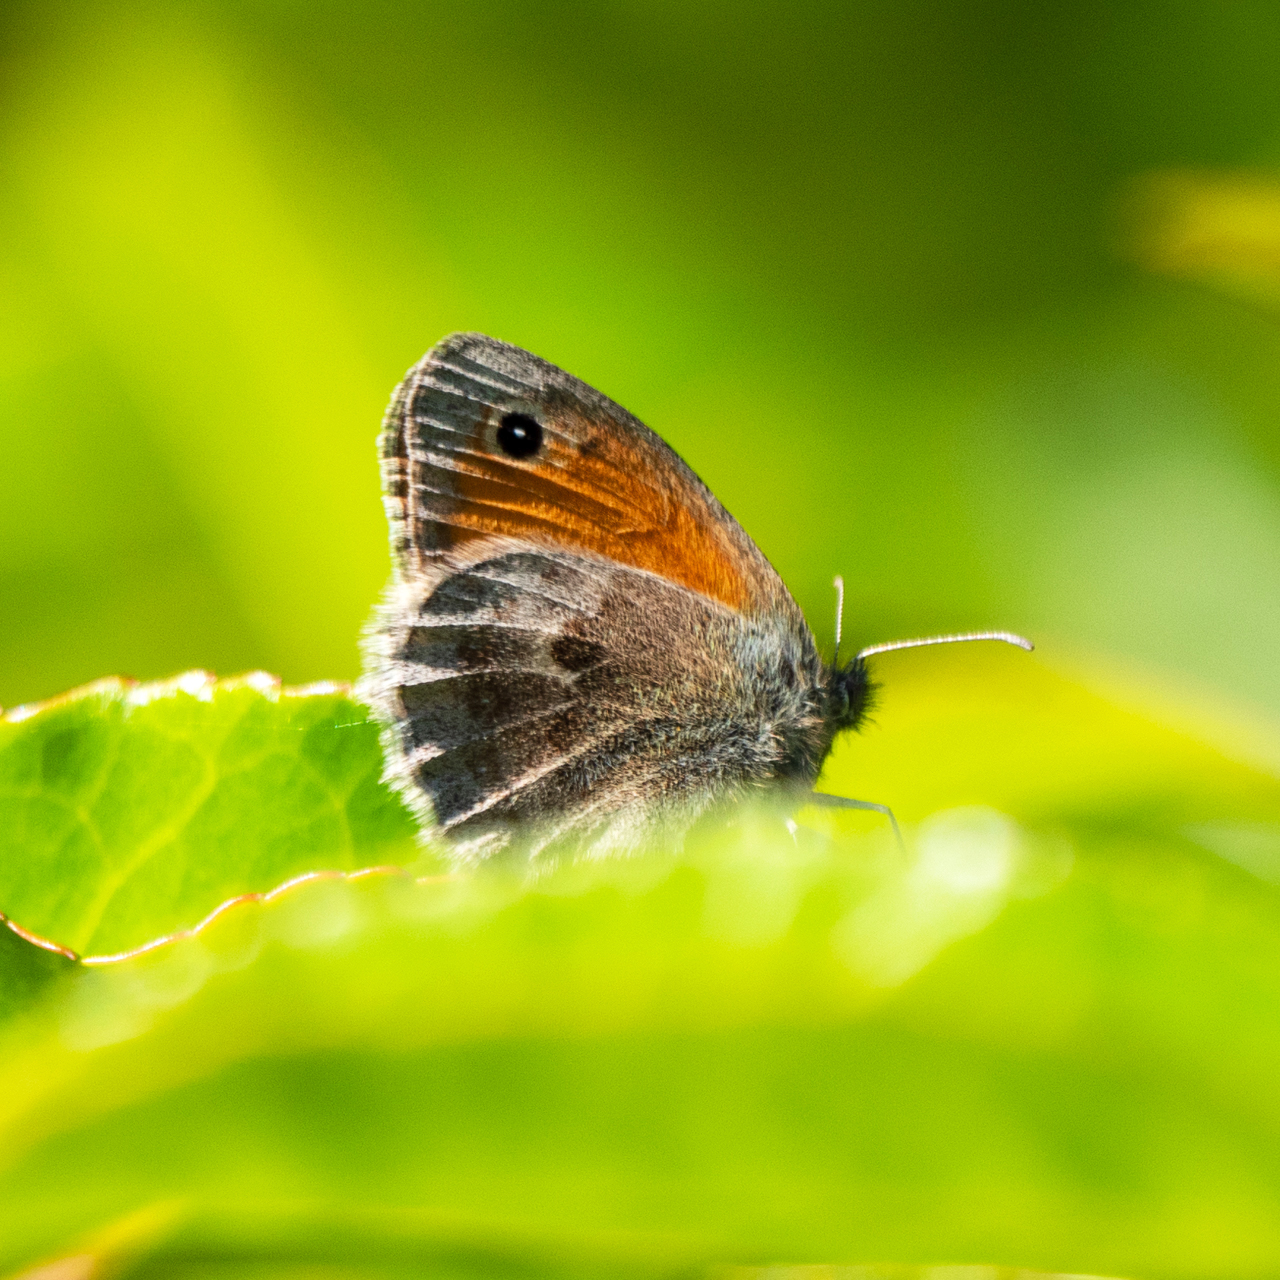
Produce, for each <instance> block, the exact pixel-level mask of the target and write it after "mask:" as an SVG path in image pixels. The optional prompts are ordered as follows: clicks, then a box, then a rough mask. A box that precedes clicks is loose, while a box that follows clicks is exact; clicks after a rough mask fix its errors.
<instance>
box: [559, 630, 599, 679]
mask: <svg viewBox="0 0 1280 1280" xmlns="http://www.w3.org/2000/svg"><path fill="white" fill-rule="evenodd" d="M551 656H552V658H554V659H555V661H556V663H557V664H558V665H560V666H562V667H563V668H564V669H565V670H566V671H586V670H587V668H588V667H594V666H595V665H596V664H597V663H598V662H599V661H600V660H601V658H603V657H604V646H603V645H599V644H596V642H595V641H594V640H582V639H580V638H579V637H578V636H556V638H555V639H554V640H553V641H552V642H551Z"/></svg>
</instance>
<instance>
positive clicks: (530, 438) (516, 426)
mask: <svg viewBox="0 0 1280 1280" xmlns="http://www.w3.org/2000/svg"><path fill="white" fill-rule="evenodd" d="M498 445H499V446H500V447H501V449H502V452H503V453H506V454H509V455H510V456H511V457H513V458H530V457H532V456H533V455H534V454H535V453H537V452H538V450H539V449H541V448H542V424H541V423H540V422H538V421H537V420H536V419H534V418H531V417H529V415H528V414H527V413H509V414H507V416H506V417H505V418H503V419H502V425H501V426H500V427H499V428H498Z"/></svg>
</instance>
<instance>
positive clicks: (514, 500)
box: [449, 413, 753, 611]
mask: <svg viewBox="0 0 1280 1280" xmlns="http://www.w3.org/2000/svg"><path fill="white" fill-rule="evenodd" d="M499 417H500V415H497V414H494V413H490V414H487V415H485V417H484V419H483V420H482V423H481V430H480V431H479V432H478V433H477V435H479V436H480V439H477V440H475V441H474V444H473V446H472V447H473V448H474V449H475V454H474V455H471V456H467V457H465V460H464V459H462V458H460V459H459V461H458V464H457V470H456V472H455V477H456V478H455V481H454V487H455V490H456V492H457V495H458V499H459V501H458V504H457V507H456V509H455V510H454V511H452V512H451V513H450V517H449V519H450V524H451V525H452V527H453V528H454V529H455V530H456V532H457V533H458V534H462V535H463V536H465V534H466V533H474V534H478V535H485V534H500V535H503V536H505V537H510V538H520V539H523V540H525V541H528V542H532V543H536V544H539V545H543V546H554V547H559V548H562V549H563V550H566V551H588V552H594V553H595V554H596V555H598V556H604V557H606V558H607V559H610V560H616V561H617V562H618V563H620V564H625V565H630V566H631V567H633V568H636V569H645V570H647V571H648V572H650V573H655V574H658V575H660V576H662V577H664V578H668V579H670V580H671V581H673V582H679V583H681V584H682V585H683V586H686V587H688V588H690V589H691V590H693V591H697V592H700V593H701V594H702V595H706V596H710V597H711V598H712V599H713V600H719V601H720V602H721V603H722V604H726V605H728V606H729V608H731V609H736V610H739V611H742V610H744V609H747V608H749V606H750V602H751V597H752V594H753V593H752V591H751V589H750V586H749V584H748V582H747V581H746V580H745V577H744V574H743V566H742V565H741V563H740V562H741V557H740V556H739V555H736V554H735V551H736V548H733V547H732V546H731V545H727V543H728V540H727V539H725V538H724V537H723V535H722V534H721V533H720V531H719V530H717V529H716V528H715V526H714V525H713V524H709V523H708V522H707V521H706V519H705V516H706V514H709V513H705V512H696V511H694V510H691V509H690V508H689V506H688V505H686V504H685V503H684V502H682V501H680V500H679V497H678V496H677V495H676V494H673V493H672V492H671V491H670V488H669V487H668V486H666V485H664V484H663V483H662V481H663V477H662V476H661V475H658V476H654V475H653V474H652V460H651V459H647V458H645V457H643V456H642V452H641V451H640V450H638V449H636V448H634V447H632V446H630V444H629V443H628V442H627V441H626V440H625V439H620V438H618V437H617V436H616V435H615V436H611V435H610V433H609V431H608V429H607V424H601V423H587V422H585V421H583V420H579V422H577V423H574V424H573V427H574V429H573V430H572V431H571V432H569V431H566V432H564V433H563V434H562V433H561V432H559V431H554V432H553V431H548V432H547V434H546V436H545V437H544V441H543V447H542V449H541V450H540V451H539V454H538V456H537V457H535V458H530V459H528V460H527V461H516V460H514V459H508V458H506V457H504V456H502V455H501V454H500V453H499V454H497V455H496V456H495V454H494V453H492V452H487V451H486V445H488V444H489V442H490V441H491V440H492V436H493V432H494V430H495V429H496V421H497V419H498V418H499ZM562 425H565V426H567V425H569V424H567V423H563V421H562ZM583 436H585V437H586V442H585V443H584V444H579V443H577V442H576V440H575V439H574V437H577V438H578V439H581V438H582V437H583ZM490 447H491V446H490ZM699 515H702V516H703V517H704V518H703V519H701V520H700V519H699V518H698V516H699Z"/></svg>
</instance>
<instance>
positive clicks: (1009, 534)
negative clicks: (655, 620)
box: [0, 0, 1280, 714]
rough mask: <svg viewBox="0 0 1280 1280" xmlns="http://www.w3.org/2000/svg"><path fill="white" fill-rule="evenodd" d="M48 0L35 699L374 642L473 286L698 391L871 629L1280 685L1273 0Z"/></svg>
mask: <svg viewBox="0 0 1280 1280" xmlns="http://www.w3.org/2000/svg"><path fill="white" fill-rule="evenodd" d="M0 24H2V32H3V35H2V39H3V55H2V56H3V70H2V73H0V101H2V103H3V109H2V116H0V157H2V160H0V163H2V166H3V174H4V178H3V183H2V185H0V244H2V245H3V246H4V248H3V251H2V252H0V295H2V297H3V302H2V304H0V619H2V623H0V703H4V704H10V705H11V704H13V703H17V702H21V701H25V700H29V699H34V698H40V697H44V696H47V695H50V694H53V693H56V692H58V691H60V690H62V689H64V688H67V687H70V686H72V685H75V684H77V683H80V682H83V681H86V680H89V679H92V678H95V677H98V676H101V675H104V674H108V673H116V672H123V673H127V674H132V675H136V676H139V677H154V676H162V675H165V674H168V673H171V672H174V671H177V670H180V669H183V668H186V667H193V666H201V667H207V668H210V669H213V670H216V671H220V672H223V673H230V672H234V671H237V670H242V669H247V668H255V667H262V668H266V669H268V670H271V671H274V672H278V673H280V674H281V675H282V676H283V677H284V678H285V679H286V680H287V681H290V682H300V681H307V680H312V679H316V678H322V677H330V678H348V677H351V676H352V675H354V674H355V672H356V668H357V657H356V640H357V634H358V631H359V628H360V626H361V624H362V622H363V620H364V618H365V616H366V614H367V612H368V610H369V607H370V605H371V603H372V602H373V600H374V598H375V596H376V595H377V592H378V591H379V589H380V587H381V585H382V583H383V581H384V580H385V577H386V575H387V571H388V561H387V552H386V544H385V528H384V522H383V516H382V511H381V507H380V504H379V501H378V485H377V468H376V461H375V452H374V436H375V432H376V430H377V425H378V419H379V416H380V413H381V410H382V408H383V406H384V404H385V402H386V399H387V397H388V394H389V393H390V391H391V388H392V387H393V385H394V384H395V382H396V381H397V380H398V378H399V377H400V375H401V374H402V372H403V370H404V369H405V368H406V367H407V366H408V365H409V364H411V363H412V362H413V361H414V360H416V359H417V357H418V356H419V355H420V354H421V353H422V352H423V351H424V350H425V349H426V348H427V347H428V346H429V345H430V344H431V343H432V342H434V341H435V340H436V339H437V338H438V337H440V336H441V335H442V334H444V333H445V332H448V331H450V330H453V329H460V328H476V329H481V330H484V331H486V332H489V333H492V334H494V335H496V336H498V337H501V338H504V339H507V340H509V341H513V342H516V343H519V344H521V345H523V346H527V347H529V348H531V349H532V350H534V351H536V352H538V353H539V354H541V355H544V356H546V357H547V358H549V359H551V360H553V361H555V362H557V363H559V364H561V365H563V366H564V367H566V368H568V369H569V370H570V371H572V372H574V373H576V374H578V375H579V376H581V377H583V378H586V379H587V380H588V381H590V382H592V383H594V384H595V385H597V386H599V387H600V388H601V389H602V390H604V391H605V392H606V393H607V394H609V395H612V396H613V397H614V398H615V399H617V400H619V401H621V402H622V403H623V404H625V405H627V406H628V407H629V408H631V409H632V410H633V411H635V412H636V413H638V414H639V415H640V416H641V417H643V418H644V419H645V420H646V421H647V422H649V423H650V425H652V426H653V427H655V428H656V429H657V430H659V431H660V432H661V433H662V434H664V435H665V436H666V437H667V439H669V440H670V441H671V442H672V444H674V445H675V447H676V448H677V449H678V450H680V451H681V452H682V453H683V454H684V455H685V457H686V458H687V459H688V460H689V461H690V462H691V463H692V465H693V466H694V467H695V469H697V470H698V471H699V472H700V473H701V474H702V475H703V477H704V478H705V479H706V480H707V482H708V483H709V484H710V485H711V486H712V488H713V489H714V490H715V491H716V492H717V493H718V494H719V495H720V497H721V498H722V499H723V500H724V502H725V503H726V505H727V506H728V507H729V508H730V510H732V511H733V512H734V513H735V514H736V515H737V516H738V518H739V519H740V520H741V521H742V523H743V524H744V525H745V526H746V528H747V529H748V530H749V531H750V532H751V533H752V534H753V535H754V536H755V538H756V539H757V540H758V541H759V543H760V545H761V546H762V548H763V549H764V550H765V552H766V553H767V554H768V555H769V556H770V557H771V558H772V559H773V561H774V563H775V564H776V565H777V566H778V568H779V569H780V571H781V572H782V574H783V576H784V577H785V578H786V580H787V582H788V583H789V584H790V585H791V587H792V589H793V591H794V592H795V594H796V596H797V598H798V599H799V600H800V602H801V604H802V605H803V606H804V607H805V609H806V611H807V612H808V614H809V616H810V618H811V620H812V621H813V623H814V624H815V628H816V630H817V632H818V635H819V638H820V639H821V640H823V641H825V642H828V643H829V641H830V638H831V634H832V619H831V614H832V603H833V602H832V594H831V590H830V585H829V584H830V579H831V576H832V575H833V574H834V573H836V572H840V573H843V574H844V576H845V578H846V581H847V582H848V584H849V599H848V606H847V618H848V630H849V632H850V633H851V634H852V636H853V637H854V638H855V639H856V640H857V641H859V642H862V643H868V642H871V641H874V640H880V639H885V638H890V637H895V636H901V635H909V634H915V633H918V632H924V631H936V630H953V629H960V628H968V627H977V626H993V625H996V626H1006V627H1012V628H1016V629H1020V630H1024V631H1026V632H1028V633H1031V634H1033V635H1034V636H1035V637H1036V638H1037V639H1038V640H1039V641H1040V642H1041V646H1042V651H1043V652H1046V653H1047V654H1048V655H1049V656H1051V657H1052V655H1054V654H1058V655H1063V656H1065V657H1067V658H1069V659H1071V660H1074V659H1076V658H1081V657H1084V658H1087V659H1088V661H1089V662H1090V663H1095V664H1098V663H1100V664H1102V665H1106V664H1110V665H1111V666H1113V667H1114V668H1115V669H1116V670H1119V671H1127V672H1130V673H1140V674H1143V675H1144V676H1147V677H1150V678H1152V679H1154V680H1157V681H1159V682H1168V681H1170V680H1172V681H1174V682H1176V683H1177V684H1178V685H1179V686H1180V687H1182V688H1184V689H1188V690H1199V691H1200V692H1201V693H1203V694H1204V695H1205V696H1207V697H1209V698H1211V699H1220V700H1224V701H1226V702H1229V703H1235V704H1242V705H1250V706H1253V707H1256V708H1260V709H1261V710H1262V711H1263V713H1264V714H1269V713H1275V712H1280V665H1278V664H1277V663H1276V662H1275V660H1274V647H1275V638H1276V636H1277V634H1278V630H1280V627H1278V624H1280V432H1277V430H1276V428H1275V422H1276V418H1277V409H1280V360H1278V359H1277V357H1278V355H1280V349H1278V348H1280V335H1278V330H1277V319H1276V316H1277V308H1276V298H1277V297H1280V286H1276V285H1275V280H1276V278H1277V263H1278V262H1280V250H1277V247H1276V246H1277V244H1278V243H1280V202H1278V201H1277V200H1276V198H1275V196H1274V192H1273V190H1272V188H1271V186H1270V185H1269V180H1268V178H1267V176H1266V175H1267V172H1268V166H1271V165H1275V164H1277V163H1280V58H1278V57H1276V49H1277V48H1278V47H1280V11H1278V10H1276V9H1275V8H1274V7H1273V6H1269V5H1264V4H1257V3H1247V2H1242V3H1236V4H1233V5H1228V6H1214V5H1206V4H1191V3H1185V2H1181V3H1179V2H1168V3H1156V2H1154V0H1153V2H1150V3H1134V4H1128V5H1124V6H1116V5H1114V4H1104V3H1093V4H1090V3H1082V2H1079V0H1077V2H1075V3H1066V4H1062V5H1057V6H1051V7H1043V6H1034V5H1026V4H1011V3H1007V2H1006V3H1000V2H998V0H986V2H983V0H946V2H942V0H933V2H930V0H905V2H904V0H895V3H887V2H884V0H874V2H872V3H862V4H856V5H833V4H829V3H828V4H823V3H812V2H809V0H792V3H790V4H788V5H785V6H779V5H763V4H750V3H745V2H744V0H735V2H734V3H732V4H729V3H722V2H720V0H704V2H703V3H688V2H687V0H686V2H685V3H679V4H677V3H672V2H671V0H649V2H648V3H641V2H639V0H613V2H612V3H582V2H581V0H580V2H578V3H573V4H569V3H526V4H478V3H474V2H473V0H467V2H461V0H459V2H457V3H447V2H442V3H437V4H418V5H409V4H404V3H364V4H361V5H334V4H330V3H326V2H325V0H312V2H311V3H308V4H306V5H302V4H298V3H289V2H283V0H276V2H275V3H272V2H271V0H265V2H262V3H258V4H254V5H245V4H237V3H233V2H232V0H220V2H219V0H193V2H190V3H178V4H154V5H148V4H139V3H132V4H130V3H112V4H94V3H78V2H76V0H70V2H68V3H64V4H61V5H57V6H49V5H36V4H34V3H30V4H22V3H11V4H9V5H8V6H6V7H5V9H4V12H3V16H0ZM1242 172H1243V173H1244V174H1245V175H1246V176H1243V177H1242V176H1240V175H1241V174H1242ZM1248 175H1252V176H1248ZM1233 184H1234V185H1233Z"/></svg>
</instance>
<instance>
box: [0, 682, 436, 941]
mask: <svg viewBox="0 0 1280 1280" xmlns="http://www.w3.org/2000/svg"><path fill="white" fill-rule="evenodd" d="M381 767H382V766H381V753H380V750H379V747H378V739H377V730H376V727H375V726H374V725H373V724H372V723H371V722H370V720H369V717H368V712H367V710H366V709H365V708H364V707H363V706H361V705H360V704H359V703H357V702H355V701H354V700H353V699H352V698H351V696H350V694H349V692H347V691H346V690H345V689H344V688H342V687H340V686H333V685H320V686H314V687H312V688H309V689H299V690H290V689H281V688H280V686H279V682H278V681H275V680H272V679H271V678H270V677H265V676H249V677H242V678H240V679H238V680H230V681H222V682H218V681H215V680H214V679H213V678H212V677H210V676H207V675H205V674H204V673H203V672H192V673H188V674H187V675H185V676H179V677H177V678H176V679H175V680H172V681H168V682H166V683H163V684H152V685H132V684H130V683H128V682H125V681H121V680H105V681H101V682H99V683H98V684H95V685H90V686H88V687H86V688H84V689H80V690H77V691H76V692H74V693H72V694H68V695H67V696H66V697H64V698H60V699H56V700H55V701H53V702H50V703H46V704H44V705H42V706H38V707H35V708H31V709H24V708H18V709H17V710H16V711H13V712H10V713H9V714H8V715H7V716H5V717H4V718H3V719H2V720H0V830H2V831H4V832H5V833H6V839H7V841H8V842H9V845H10V848H11V849H12V850H13V852H12V853H11V855H10V856H7V857H5V858H4V859H3V860H0V909H3V910H4V912H5V913H6V914H7V915H8V916H9V917H10V918H12V919H13V920H15V921H17V922H18V923H19V924H20V925H22V926H23V927H25V928H26V929H29V930H31V931H32V932H34V933H37V934H39V935H41V936H43V937H46V938H50V939H52V940H54V941H55V942H57V943H59V944H61V945H62V946H65V947H69V948H71V949H72V950H74V951H77V952H80V953H81V954H90V953H100V954H102V953H113V952H120V951H125V950H128V949H130V948H133V947H137V946H141V945H143V944H145V943H147V942H150V941H152V940H153V939H155V938H158V937H161V936H163V935H166V934H169V933H173V932H175V931H177V930H181V929H187V928H191V927H192V926H193V925H195V924H196V923H197V922H198V921H199V920H201V919H202V918H203V917H204V916H205V915H207V914H208V913H209V912H210V911H212V910H213V909H214V908H215V907H217V906H219V905H220V904H221V903H222V902H224V901H226V900H227V899H229V898H231V897H234V896H236V895H238V894H242V893H251V892H261V891H265V890H270V889H273V888H275V887H276V886H277V885H279V884H281V883H283V882H284V881H286V880H288V879H290V878H291V877H293V876H297V875H301V874H304V873H306V872H309V871H315V870H318V869H325V868H334V869H341V870H351V869H355V868H359V867H365V866H371V865H374V864H377V863H380V862H411V861H413V860H414V859H415V858H418V857H420V855H421V851H420V850H419V849H417V848H416V846H415V842H414V823H413V820H412V819H411V818H410V816H409V815H408V813H407V812H406V811H405V809H404V808H403V806H401V805H400V803H399V801H397V800H396V799H395V798H394V797H393V796H392V795H391V793H390V792H389V791H388V790H387V789H386V788H385V787H383V786H382V785H381V783H380V782H379V780H378V779H379V774H380V772H381Z"/></svg>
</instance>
